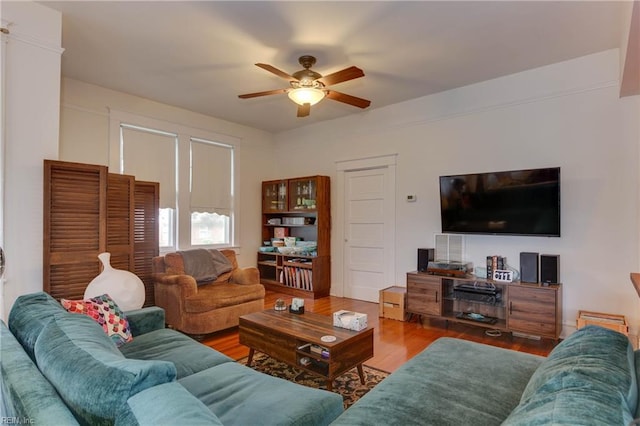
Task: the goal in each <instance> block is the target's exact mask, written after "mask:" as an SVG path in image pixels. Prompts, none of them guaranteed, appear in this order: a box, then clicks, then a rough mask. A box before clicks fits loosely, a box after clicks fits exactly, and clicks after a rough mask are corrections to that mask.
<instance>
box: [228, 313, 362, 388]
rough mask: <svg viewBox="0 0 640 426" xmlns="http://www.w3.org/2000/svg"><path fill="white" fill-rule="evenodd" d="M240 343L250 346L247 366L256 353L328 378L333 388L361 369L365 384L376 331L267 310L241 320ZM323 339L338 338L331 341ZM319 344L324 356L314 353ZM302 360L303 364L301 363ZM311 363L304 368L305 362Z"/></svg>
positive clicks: (321, 317) (310, 315)
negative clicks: (366, 364) (350, 372)
mask: <svg viewBox="0 0 640 426" xmlns="http://www.w3.org/2000/svg"><path fill="white" fill-rule="evenodd" d="M239 335H240V343H241V344H243V345H246V346H248V347H249V359H248V361H247V365H248V366H251V363H252V362H253V354H254V353H255V351H260V352H263V353H265V354H267V355H269V356H270V357H272V358H275V359H277V360H279V361H282V362H285V363H287V364H289V365H290V366H293V367H296V368H300V369H302V370H305V371H308V372H309V373H312V374H315V375H318V376H321V377H324V378H326V379H327V389H328V390H332V389H333V380H334V379H335V378H336V377H338V376H340V375H341V374H343V373H345V372H346V371H348V370H350V369H352V368H353V367H357V368H358V374H359V376H360V381H361V382H362V383H364V373H363V371H362V363H363V362H365V361H366V360H368V359H370V358H372V357H373V328H372V327H367V328H366V329H364V330H361V331H351V330H346V329H344V328H339V327H334V326H333V319H332V317H329V316H326V315H319V314H314V313H312V312H306V313H304V314H292V313H290V312H287V311H275V310H266V311H262V312H256V313H253V314H248V315H243V316H241V317H240V328H239ZM323 336H335V341H332V342H329V341H325V340H326V339H322V337H323ZM312 345H316V349H317V346H320V347H321V348H323V349H325V350H326V353H325V354H320V353H316V352H314V351H312V349H311V346H312ZM301 360H302V361H301ZM307 360H308V361H309V363H308V365H304V361H307Z"/></svg>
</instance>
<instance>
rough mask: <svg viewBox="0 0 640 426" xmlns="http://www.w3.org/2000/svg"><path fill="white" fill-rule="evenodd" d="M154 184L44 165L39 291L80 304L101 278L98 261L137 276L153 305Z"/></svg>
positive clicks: (97, 170) (87, 167)
mask: <svg viewBox="0 0 640 426" xmlns="http://www.w3.org/2000/svg"><path fill="white" fill-rule="evenodd" d="M158 213H159V184H158V183H156V182H142V181H136V180H135V177H134V176H128V175H120V174H113V173H109V172H108V168H107V167H106V166H100V165H92V164H82V163H72V162H66V161H54V160H44V239H43V243H44V255H43V275H44V277H43V278H44V284H43V290H44V291H45V292H47V293H49V294H51V296H53V297H54V298H56V299H60V298H65V299H82V298H83V296H84V291H85V289H86V287H87V285H88V284H89V282H91V280H92V279H93V278H95V277H96V276H97V275H98V274H99V273H100V272H101V264H100V261H99V260H98V255H99V254H100V253H103V252H109V253H111V265H112V266H113V267H114V268H117V269H124V270H128V271H131V272H133V273H134V274H136V275H137V276H138V277H140V279H141V280H142V282H143V283H144V286H145V292H146V298H145V306H151V305H153V304H154V292H153V280H152V278H151V260H152V259H153V257H154V256H158V251H159V244H158V233H159V230H158Z"/></svg>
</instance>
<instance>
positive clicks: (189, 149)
mask: <svg viewBox="0 0 640 426" xmlns="http://www.w3.org/2000/svg"><path fill="white" fill-rule="evenodd" d="M110 126H111V127H110V135H112V136H110V137H111V140H110V169H111V170H118V171H119V172H120V173H123V174H129V175H134V176H135V177H136V179H137V180H148V181H153V182H159V183H160V216H159V226H160V250H161V251H162V252H168V251H173V250H185V249H189V248H192V247H203V246H207V247H232V246H234V245H235V241H237V240H238V229H237V223H236V220H235V219H234V212H235V211H236V203H237V200H236V197H234V182H235V170H236V165H235V161H236V160H235V153H236V150H237V147H238V145H239V141H238V140H237V139H236V138H233V137H230V136H227V135H216V134H212V133H207V132H203V131H202V130H199V129H192V128H189V127H185V126H182V125H179V124H175V123H169V122H165V121H161V120H155V119H151V118H148V117H142V116H137V115H134V114H129V113H125V112H121V111H115V110H110ZM114 135H115V136H114Z"/></svg>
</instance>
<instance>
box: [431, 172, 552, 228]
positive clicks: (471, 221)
mask: <svg viewBox="0 0 640 426" xmlns="http://www.w3.org/2000/svg"><path fill="white" fill-rule="evenodd" d="M440 214H441V218H442V232H443V233H458V234H489V235H532V236H548V237H559V236H560V168H559V167H553V168H545V169H530V170H512V171H504V172H492V173H474V174H464V175H452V176H441V177H440Z"/></svg>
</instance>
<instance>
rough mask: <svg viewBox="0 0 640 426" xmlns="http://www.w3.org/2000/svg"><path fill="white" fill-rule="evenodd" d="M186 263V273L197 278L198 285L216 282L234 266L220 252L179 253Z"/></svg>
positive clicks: (185, 251) (196, 251)
mask: <svg viewBox="0 0 640 426" xmlns="http://www.w3.org/2000/svg"><path fill="white" fill-rule="evenodd" d="M178 253H180V254H181V255H182V259H183V262H184V272H185V273H186V274H187V275H191V276H192V277H193V278H195V280H196V283H198V284H203V283H208V282H211V281H215V280H216V279H217V278H218V277H219V276H220V275H222V274H224V273H225V272H229V271H231V269H233V265H231V262H229V259H227V258H226V256H225V255H224V254H222V253H220V252H219V251H218V250H211V251H210V250H207V249H192V250H184V251H179V252H178Z"/></svg>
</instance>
